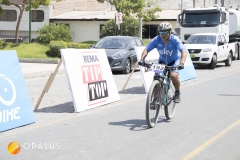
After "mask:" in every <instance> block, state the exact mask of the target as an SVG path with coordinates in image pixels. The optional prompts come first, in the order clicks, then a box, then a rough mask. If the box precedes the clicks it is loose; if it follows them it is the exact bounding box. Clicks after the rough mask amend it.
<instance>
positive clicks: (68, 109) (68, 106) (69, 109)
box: [34, 102, 75, 113]
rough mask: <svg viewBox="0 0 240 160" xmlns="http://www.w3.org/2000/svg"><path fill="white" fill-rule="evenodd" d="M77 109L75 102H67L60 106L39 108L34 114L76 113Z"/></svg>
mask: <svg viewBox="0 0 240 160" xmlns="http://www.w3.org/2000/svg"><path fill="white" fill-rule="evenodd" d="M74 111H75V109H74V107H73V102H66V103H63V104H58V105H55V106H50V107H44V108H39V109H38V110H36V111H34V112H44V113H74Z"/></svg>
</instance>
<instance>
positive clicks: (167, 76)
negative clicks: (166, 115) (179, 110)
mask: <svg viewBox="0 0 240 160" xmlns="http://www.w3.org/2000/svg"><path fill="white" fill-rule="evenodd" d="M158 75H159V76H160V79H161V86H163V85H165V87H162V88H163V89H164V94H163V96H164V97H163V105H164V106H166V105H167V104H168V99H167V98H168V97H167V96H168V90H169V89H172V91H173V93H174V92H175V91H174V89H173V87H172V85H171V78H170V71H166V73H165V74H158ZM164 81H165V83H164Z"/></svg>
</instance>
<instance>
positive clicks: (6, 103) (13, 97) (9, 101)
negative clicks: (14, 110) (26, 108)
mask: <svg viewBox="0 0 240 160" xmlns="http://www.w3.org/2000/svg"><path fill="white" fill-rule="evenodd" d="M0 79H2V80H5V81H7V82H8V83H9V84H10V87H11V89H12V92H13V93H12V95H11V98H10V99H9V100H7V97H6V99H5V98H3V97H2V96H1V95H0V102H1V103H3V104H4V105H6V106H10V105H12V104H13V103H14V102H15V100H16V89H15V86H14V84H13V82H12V81H11V80H10V79H9V78H6V76H5V75H3V74H1V75H0ZM9 92H10V90H8V88H6V87H4V88H3V93H6V94H8V93H9ZM0 93H2V92H0ZM8 95H9V94H8ZM3 96H4V95H3Z"/></svg>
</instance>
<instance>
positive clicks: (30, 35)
mask: <svg viewBox="0 0 240 160" xmlns="http://www.w3.org/2000/svg"><path fill="white" fill-rule="evenodd" d="M29 8H30V10H29V33H28V34H29V43H31V40H32V28H31V26H32V25H31V23H32V4H31V0H29Z"/></svg>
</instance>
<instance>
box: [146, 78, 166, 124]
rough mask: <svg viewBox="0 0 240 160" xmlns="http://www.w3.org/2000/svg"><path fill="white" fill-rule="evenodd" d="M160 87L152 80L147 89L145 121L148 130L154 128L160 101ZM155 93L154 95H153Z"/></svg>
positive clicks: (157, 82)
mask: <svg viewBox="0 0 240 160" xmlns="http://www.w3.org/2000/svg"><path fill="white" fill-rule="evenodd" d="M161 89H162V88H161V85H160V83H159V81H158V80H154V81H153V82H152V84H151V86H150V88H149V91H148V96H147V102H146V121H147V124H148V126H149V127H150V128H153V127H155V126H156V124H157V121H158V115H159V111H160V106H161V104H162V100H161V98H160V92H159V91H160V90H161ZM154 93H155V94H154Z"/></svg>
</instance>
